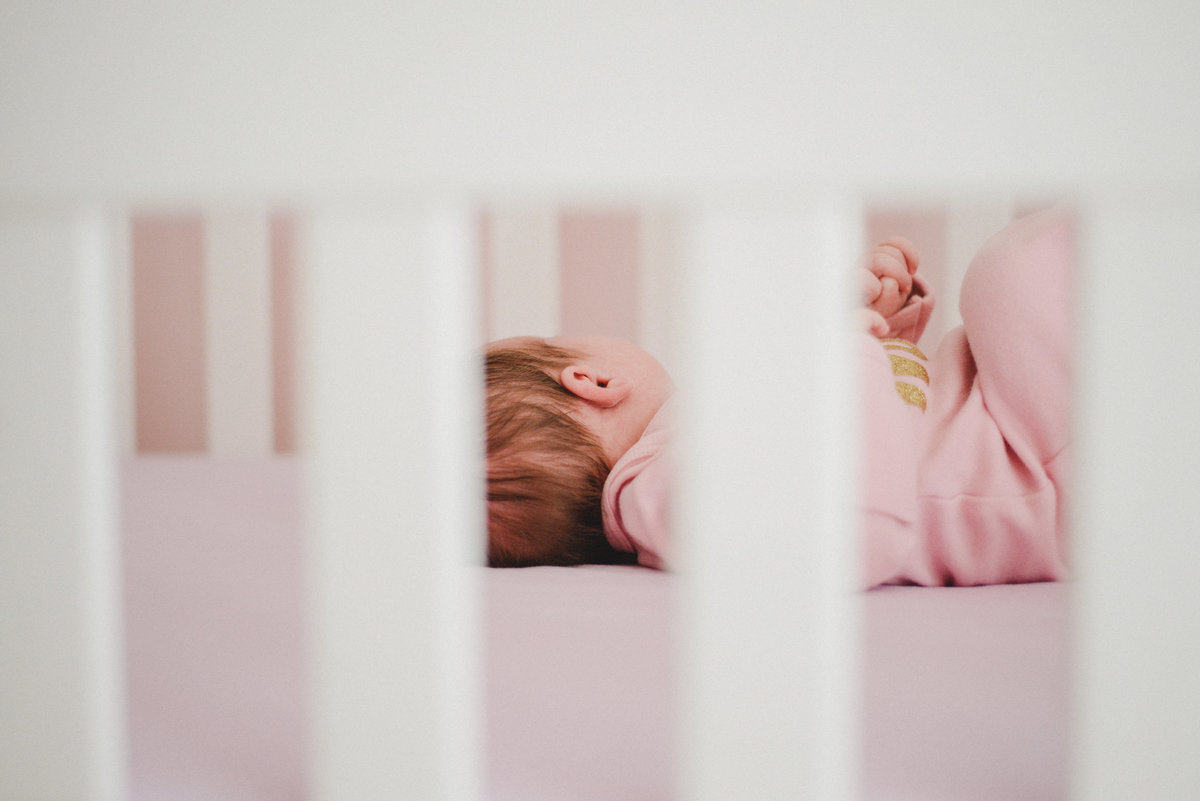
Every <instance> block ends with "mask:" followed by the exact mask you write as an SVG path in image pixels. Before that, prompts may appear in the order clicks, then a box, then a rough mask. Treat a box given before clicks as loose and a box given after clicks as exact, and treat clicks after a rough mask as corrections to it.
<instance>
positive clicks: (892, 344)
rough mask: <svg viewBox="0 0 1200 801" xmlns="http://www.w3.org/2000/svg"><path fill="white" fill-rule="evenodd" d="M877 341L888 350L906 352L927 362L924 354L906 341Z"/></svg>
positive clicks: (927, 359) (927, 358)
mask: <svg viewBox="0 0 1200 801" xmlns="http://www.w3.org/2000/svg"><path fill="white" fill-rule="evenodd" d="M879 341H880V342H882V343H883V346H884V347H885V348H887V349H888V350H906V351H908V352H909V353H911V354H913V355H914V356H916V357H917V358H918V359H924V360H925V361H929V357H928V356H926V355H925V354H924V353H921V351H920V350H918V349H917V346H916V345H914V344H913V343H911V342H909V341H908V340H907V339H881V340H879Z"/></svg>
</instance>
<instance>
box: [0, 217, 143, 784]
mask: <svg viewBox="0 0 1200 801" xmlns="http://www.w3.org/2000/svg"><path fill="white" fill-rule="evenodd" d="M112 230H113V228H112V227H111V226H110V225H109V223H108V221H107V220H105V219H104V218H103V217H102V216H101V215H99V214H96V215H81V216H72V215H61V216H60V215H51V214H36V213H28V214H22V215H9V216H3V217H0V375H3V377H4V378H3V381H4V389H3V391H0V797H2V798H46V799H69V798H86V799H98V800H99V801H117V799H120V798H124V787H125V774H124V771H125V730H124V720H123V693H122V686H123V681H122V672H121V629H120V620H119V611H118V610H119V609H120V585H119V580H118V574H119V566H118V562H119V552H118V547H117V536H116V507H115V500H114V499H115V455H114V436H113V428H114V426H113V419H112V406H111V403H112V397H111V364H110V361H109V360H110V346H111V339H110V336H111V330H110V320H109V306H108V294H107V293H108V291H109V288H110V283H109V280H110V279H109V275H108V271H109V267H110V261H111V252H110V249H109V248H110V245H111V240H110V235H111V233H112Z"/></svg>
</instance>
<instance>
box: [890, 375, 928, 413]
mask: <svg viewBox="0 0 1200 801" xmlns="http://www.w3.org/2000/svg"><path fill="white" fill-rule="evenodd" d="M896 394H897V395H899V396H900V397H901V398H903V399H904V402H905V403H907V404H910V405H912V406H919V407H920V408H921V411H925V393H924V392H922V391H921V390H920V389H918V388H917V387H914V386H913V385H912V384H909V383H907V382H905V381H897V382H896Z"/></svg>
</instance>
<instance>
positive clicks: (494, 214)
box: [488, 204, 562, 341]
mask: <svg viewBox="0 0 1200 801" xmlns="http://www.w3.org/2000/svg"><path fill="white" fill-rule="evenodd" d="M489 216H490V218H491V226H490V231H491V242H490V243H489V244H490V247H489V248H488V250H489V252H490V253H491V265H490V266H491V275H490V276H489V281H488V285H489V290H490V297H489V299H488V302H489V315H488V319H489V321H490V328H491V330H490V331H489V332H488V340H489V341H490V340H494V339H504V338H505V337H514V336H540V337H550V336H555V335H557V334H560V333H561V332H562V281H561V277H560V270H559V261H560V260H559V224H558V209H557V208H556V207H555V206H552V205H533V204H519V205H498V206H495V207H493V208H492V209H490V210H489Z"/></svg>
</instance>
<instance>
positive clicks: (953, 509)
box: [603, 209, 1074, 587]
mask: <svg viewBox="0 0 1200 801" xmlns="http://www.w3.org/2000/svg"><path fill="white" fill-rule="evenodd" d="M1073 253H1074V251H1073V236H1072V227H1071V224H1070V219H1069V217H1068V216H1067V215H1066V214H1064V213H1063V212H1062V211H1060V210H1057V209H1054V210H1050V211H1048V212H1041V213H1039V214H1035V215H1032V216H1029V217H1025V218H1023V219H1020V220H1017V221H1016V222H1014V223H1012V224H1011V225H1009V226H1008V227H1007V228H1005V229H1004V230H1003V231H1001V232H1000V233H999V234H997V235H996V236H994V237H992V239H990V240H989V241H988V242H987V243H986V244H985V245H984V246H983V248H982V249H981V250H980V252H979V253H978V254H977V255H976V256H975V259H974V260H973V261H972V262H971V266H970V268H969V269H968V271H967V274H966V277H965V279H964V282H963V288H962V295H961V297H960V300H959V309H960V312H961V315H962V319H963V325H962V326H961V327H959V328H956V329H954V330H953V331H951V332H950V333H948V334H947V335H946V336H945V337H944V338H943V339H942V341H941V343H940V344H939V345H938V347H937V350H936V351H934V352H933V353H932V355H931V356H928V357H927V356H926V355H925V354H924V353H922V352H921V350H920V349H918V348H917V347H916V346H915V345H914V344H913V343H914V342H916V341H917V340H918V339H919V338H920V335H921V333H922V331H923V329H924V327H925V324H926V322H927V321H928V319H929V315H930V312H931V311H932V306H933V299H932V297H931V296H930V295H929V294H928V290H927V287H926V286H925V284H924V282H923V281H918V286H917V288H916V289H915V290H914V292H913V296H912V297H911V298H909V301H908V303H907V304H906V305H905V307H904V308H903V309H901V310H900V311H899V312H898V313H897V314H896V315H894V316H893V317H892V318H891V319H889V321H888V322H889V325H890V326H891V330H890V331H889V333H888V337H887V338H885V339H883V340H879V339H875V338H874V337H872V336H870V335H868V334H859V335H856V341H855V348H856V350H857V358H858V359H859V361H860V364H861V382H862V384H861V386H860V406H861V411H862V414H863V426H864V434H865V436H864V437H863V441H864V443H865V447H866V453H865V455H864V460H863V461H864V463H863V468H862V483H863V492H862V495H861V497H860V509H861V513H862V518H861V519H862V527H863V533H864V537H865V540H864V542H865V560H864V561H865V575H864V583H865V585H866V586H868V587H870V586H876V585H879V584H923V585H946V584H958V585H968V584H1002V583H1013V582H1026V581H1049V580H1055V579H1060V578H1064V577H1065V576H1066V548H1065V545H1066V543H1065V537H1064V535H1065V525H1064V506H1065V500H1066V499H1065V490H1066V486H1067V484H1068V481H1069V476H1068V475H1067V471H1068V469H1069V466H1070V465H1069V448H1068V447H1067V445H1068V441H1069V422H1070V421H1069V417H1068V412H1069V407H1070V398H1071V387H1070V355H1071V354H1070V332H1071V319H1070V311H1071V303H1070V272H1071V266H1072V264H1073ZM671 405H672V404H671V403H669V402H668V404H667V405H666V406H664V407H663V408H662V409H661V410H660V411H659V413H658V415H657V416H655V418H654V419H653V420H652V421H651V422H650V425H649V427H648V428H647V429H646V431H645V433H644V434H643V435H642V437H641V439H640V440H639V441H638V442H637V443H636V444H635V445H634V446H633V447H632V448H631V449H630V450H629V451H628V452H627V453H626V454H625V455H624V456H622V457H621V459H620V460H619V461H618V462H617V463H616V465H615V466H614V467H613V470H612V473H611V474H610V475H609V478H608V482H607V483H606V485H605V488H604V497H603V512H604V529H605V533H606V535H607V536H608V539H609V541H610V542H611V543H612V544H613V546H614V547H616V548H618V549H620V550H624V551H629V552H634V553H636V554H637V559H638V562H639V564H643V565H647V566H649V567H655V568H666V567H669V566H670V562H671V559H670V541H669V538H668V537H669V531H670V528H669V524H668V507H669V498H668V494H669V488H670V484H671V475H672V471H671V464H670V460H671V451H670V449H669V448H668V447H667V446H668V444H669V442H670V438H671V433H672V432H671V421H670V418H671V414H672V412H671Z"/></svg>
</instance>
